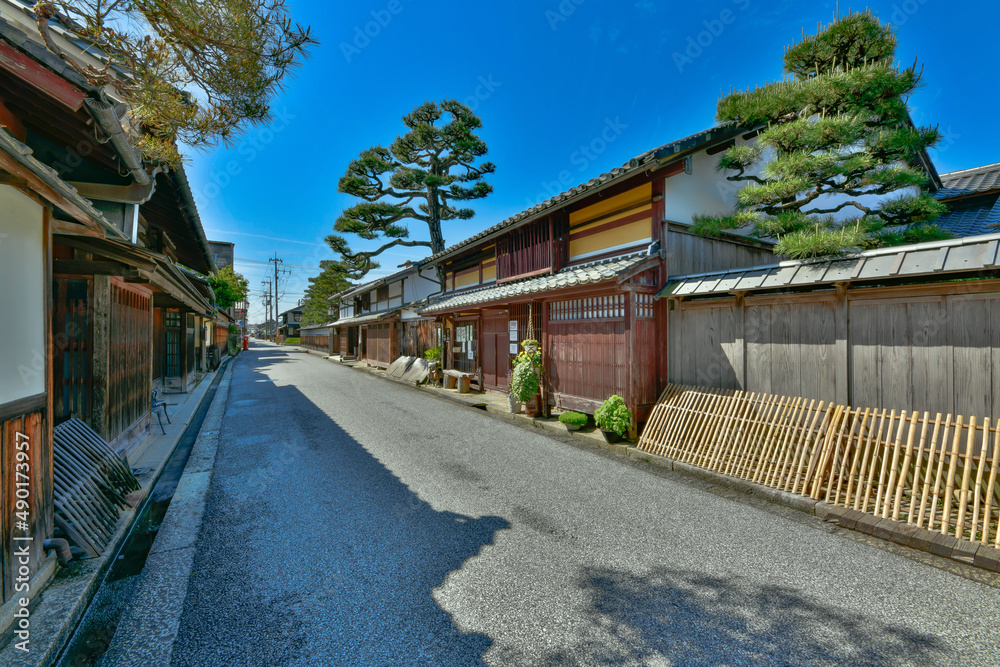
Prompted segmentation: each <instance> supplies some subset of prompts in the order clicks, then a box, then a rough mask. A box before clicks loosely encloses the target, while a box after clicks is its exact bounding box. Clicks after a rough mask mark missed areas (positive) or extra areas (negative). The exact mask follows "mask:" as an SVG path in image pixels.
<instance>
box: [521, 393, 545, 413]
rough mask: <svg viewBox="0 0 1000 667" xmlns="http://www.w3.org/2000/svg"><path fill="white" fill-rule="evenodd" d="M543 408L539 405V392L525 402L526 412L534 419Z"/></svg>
mask: <svg viewBox="0 0 1000 667" xmlns="http://www.w3.org/2000/svg"><path fill="white" fill-rule="evenodd" d="M539 412H541V410H540V409H539V407H538V394H535V395H534V396H532V397H531V400H530V401H528V402H527V403H525V404H524V414H526V415H528V416H529V417H531V418H532V419H534V418H535V417H537V416H538V413H539Z"/></svg>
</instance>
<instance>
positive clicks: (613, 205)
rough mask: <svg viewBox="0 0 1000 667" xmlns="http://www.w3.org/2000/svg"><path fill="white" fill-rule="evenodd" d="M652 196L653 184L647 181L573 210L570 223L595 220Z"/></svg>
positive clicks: (575, 223) (571, 224) (647, 199)
mask: <svg viewBox="0 0 1000 667" xmlns="http://www.w3.org/2000/svg"><path fill="white" fill-rule="evenodd" d="M652 198H653V184H652V183H646V184H644V185H640V186H639V187H637V188H632V189H631V190H629V191H628V192H623V193H621V194H620V195H615V196H614V197H612V198H611V199H605V200H603V201H599V202H597V203H596V204H591V205H590V206H588V207H586V208H582V209H580V210H579V211H573V212H572V213H570V214H569V224H570V226H573V225H577V224H580V223H581V222H586V221H587V220H593V219H594V218H599V217H600V216H602V215H607V214H608V213H611V212H612V211H617V210H618V209H622V208H627V207H629V206H635V205H636V204H638V203H640V202H644V201H649V200H650V199H652Z"/></svg>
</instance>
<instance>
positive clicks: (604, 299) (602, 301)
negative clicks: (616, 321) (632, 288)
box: [549, 294, 625, 322]
mask: <svg viewBox="0 0 1000 667" xmlns="http://www.w3.org/2000/svg"><path fill="white" fill-rule="evenodd" d="M621 317H625V295H624V294H610V295H608V296H594V297H588V298H585V299H568V300H566V301H557V302H555V303H553V304H551V305H550V306H549V321H550V322H566V321H573V320H605V319H613V318H621Z"/></svg>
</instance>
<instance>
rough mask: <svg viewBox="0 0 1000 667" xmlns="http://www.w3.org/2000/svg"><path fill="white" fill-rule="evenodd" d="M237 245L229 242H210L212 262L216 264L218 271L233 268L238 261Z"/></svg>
mask: <svg viewBox="0 0 1000 667" xmlns="http://www.w3.org/2000/svg"><path fill="white" fill-rule="evenodd" d="M235 248H236V244H235V243H229V242H228V241H209V242H208V249H209V251H211V253H212V261H213V262H214V263H215V267H216V268H217V269H224V268H226V267H227V266H232V265H233V263H234V262H235V261H236V257H235Z"/></svg>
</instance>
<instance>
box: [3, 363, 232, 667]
mask: <svg viewBox="0 0 1000 667" xmlns="http://www.w3.org/2000/svg"><path fill="white" fill-rule="evenodd" d="M228 359H232V357H227V360H228ZM227 360H224V363H223V365H222V366H220V367H219V370H218V371H217V375H216V377H218V376H219V375H220V374H224V373H226V372H227V371H228V366H227V365H226V363H227ZM211 384H212V383H210V382H202V383H201V384H200V385H199V387H197V388H196V389H195V391H196V392H198V391H201V392H202V394H201V396H200V397H198V398H197V401H196V402H195V403H192V404H191V411H190V416H191V417H193V416H194V414H195V413H196V412H197V411H198V408H199V406H200V405H201V403H202V401H204V398H205V395H206V394H207V393H208V389H209V388H210V386H211ZM192 398H194V397H192ZM184 407H185V412H186V411H187V407H188V406H187V405H185V406H184ZM206 422H207V419H206ZM174 423H175V424H177V423H178V422H177V421H176V420H175V421H174ZM184 426H185V428H181V429H179V432H178V434H177V437H176V438H175V439H174V440H173V442H170V443H167V444H166V446H163V447H158V448H157V459H158V461H157V463H156V464H154V465H153V466H152V468H151V469H150V470H149V472H147V473H145V474H144V475H142V477H141V483H142V488H141V489H140V490H139V491H136V492H134V493H132V494H131V495H130V496H129V497H128V501H129V504H130V509H128V510H126V511H125V512H124V513H123V514H122V516H121V518H119V520H118V526H117V529H116V531H115V534H114V536H113V537H112V538H111V540H110V542H109V543H108V547H107V549H105V551H104V553H103V554H102V555H101V556H100V557H99V558H91V559H88V560H82V561H73V562H72V563H70V565H69V567H66V568H62V569H60V570H59V571H58V572H56V573H55V576H54V577H53V578H52V579H51V580H50V582H49V584H48V586H46V587H44V588H43V589H42V590H41V591H40V593H38V594H37V595H35V596H34V598H33V600H32V605H31V606H30V609H31V617H30V622H31V643H30V651H29V652H28V653H24V652H21V651H17V650H16V649H15V648H14V646H13V642H9V643H8V644H7V645H6V646H4V647H3V648H2V649H0V665H5V666H6V665H10V666H11V667H42V666H45V665H51V664H54V662H55V660H56V658H57V657H58V656H59V654H60V653H61V652H62V650H63V649H64V647H65V646H66V645H67V644H68V642H69V640H70V638H71V637H72V636H73V633H74V632H75V630H76V627H77V625H78V624H79V622H80V620H81V619H82V618H83V615H84V613H86V611H87V607H88V606H89V605H90V602H91V600H92V599H93V597H94V595H95V594H96V593H97V589H98V588H100V586H101V584H102V583H103V581H104V578H105V576H106V574H107V572H108V570H109V569H110V567H111V565H112V563H113V562H114V559H115V558H116V556H117V554H118V552H119V551H120V550H121V548H122V545H123V544H124V543H125V540H126V539H127V537H128V536H129V534H130V533H131V532H132V528H133V525H134V524H135V521H136V519H138V518H139V516H140V514H141V513H142V510H143V508H144V507H145V505H146V500H147V498H148V495H149V492H150V491H151V490H152V489H153V488H154V487H155V486H156V482H157V480H159V478H160V476H161V474H162V473H163V469H164V467H165V466H166V463H167V461H168V460H169V459H170V456H171V455H172V454H173V452H174V450H175V449H176V447H177V444H178V443H179V442H180V440H181V438H182V437H183V434H184V431H185V429H186V423H185V424H184ZM149 449H152V447H150V448H149ZM191 455H192V456H194V451H192V453H191ZM145 457H146V455H145V454H144V455H143V458H145ZM133 465H134V464H133ZM50 561H51V562H50ZM50 561H46V563H45V565H44V566H43V569H45V568H49V567H52V568H54V567H55V560H54V559H50Z"/></svg>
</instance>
